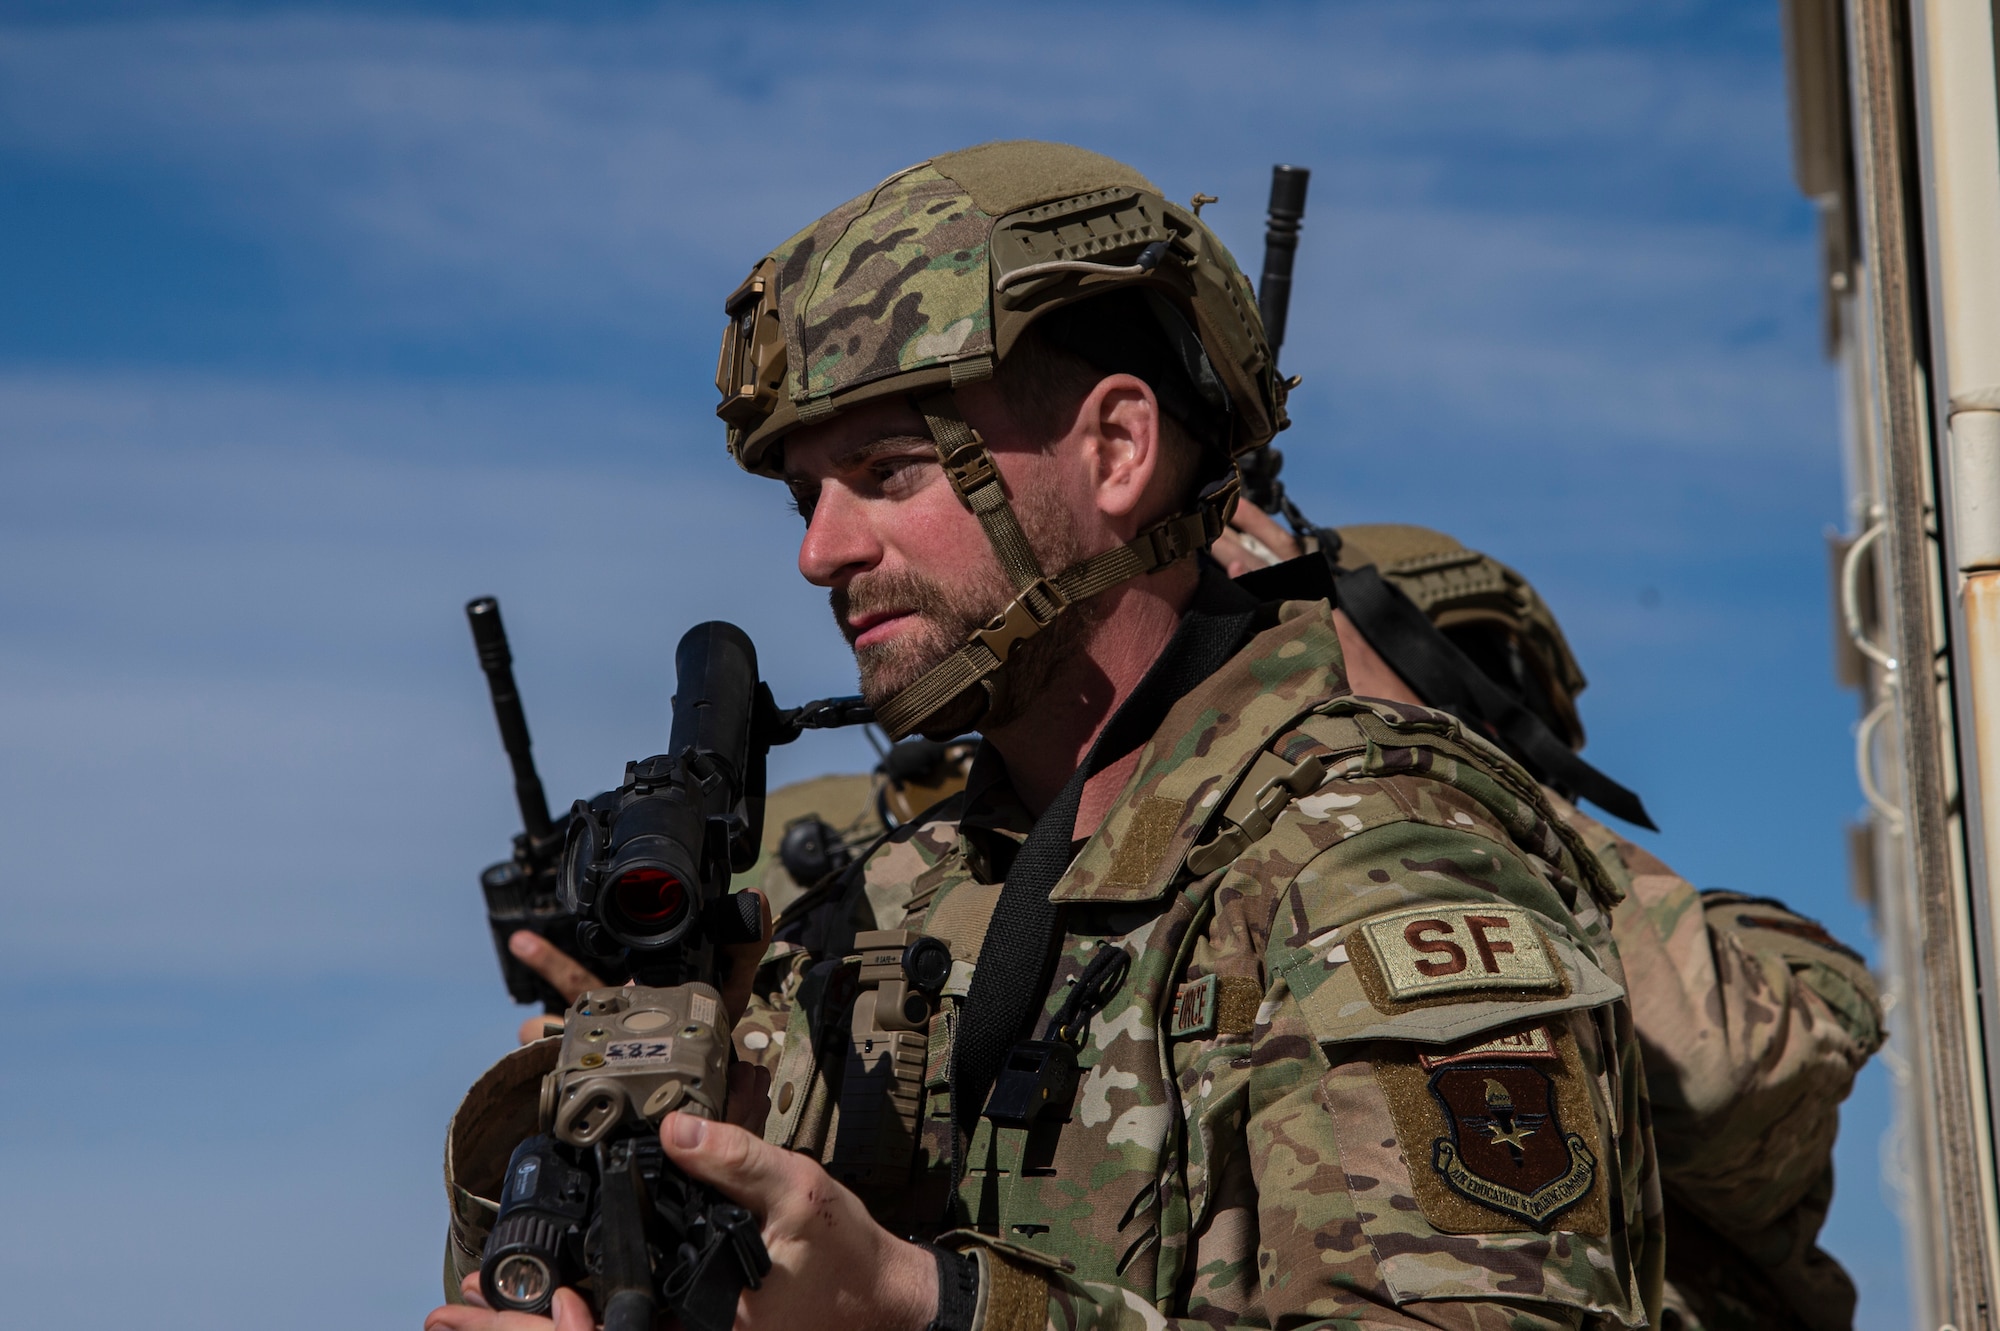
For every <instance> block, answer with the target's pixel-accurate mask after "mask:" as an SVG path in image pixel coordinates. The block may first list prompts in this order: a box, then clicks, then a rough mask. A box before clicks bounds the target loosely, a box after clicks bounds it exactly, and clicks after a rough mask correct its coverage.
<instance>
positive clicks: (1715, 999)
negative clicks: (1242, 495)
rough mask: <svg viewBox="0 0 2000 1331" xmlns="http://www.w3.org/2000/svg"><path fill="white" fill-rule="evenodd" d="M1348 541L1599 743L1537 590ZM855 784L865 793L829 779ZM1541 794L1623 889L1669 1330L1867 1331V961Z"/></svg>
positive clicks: (1552, 721) (1376, 662)
mask: <svg viewBox="0 0 2000 1331" xmlns="http://www.w3.org/2000/svg"><path fill="white" fill-rule="evenodd" d="M1337 535H1338V536H1339V538H1340V544H1339V547H1338V550H1339V554H1338V559H1339V563H1340V565H1341V566H1342V567H1345V568H1355V567H1360V566H1363V565H1371V564H1372V565H1374V566H1375V567H1377V568H1378V569H1379V570H1380V571H1381V573H1382V574H1383V576H1384V577H1385V578H1387V579H1388V580H1389V581H1390V582H1392V583H1393V584H1395V585H1396V586H1397V587H1398V588H1400V589H1401V590H1402V591H1403V592H1404V593H1405V594H1406V595H1408V596H1409V597H1410V599H1411V600H1412V601H1413V602H1414V603H1415V604H1416V605H1417V606H1418V608H1420V609H1421V610H1423V611H1424V613H1425V614H1426V615H1428V616H1429V617H1430V618H1431V620H1432V622H1433V623H1436V624H1438V625H1439V626H1440V628H1441V629H1442V631H1443V632H1444V633H1445V635H1446V636H1447V637H1449V638H1450V639H1451V640H1452V641H1453V642H1454V644H1455V645H1457V646H1458V647H1459V648H1460V649H1461V650H1462V651H1464V652H1465V653H1466V655H1467V656H1468V657H1470V658H1471V659H1472V661H1474V662H1475V663H1477V664H1478V666H1479V667H1480V668H1482V669H1483V670H1484V671H1485V672H1486V673H1487V674H1488V675H1489V677H1490V678H1492V679H1493V680H1494V681H1495V682H1496V683H1499V684H1501V685H1503V686H1504V687H1506V688H1507V689H1509V690H1510V692H1512V693H1513V694H1514V695H1515V696H1516V697H1518V698H1519V699H1520V700H1521V701H1522V702H1523V703H1525V704H1526V705H1528V706H1530V707H1531V708H1532V709H1533V710H1534V711H1535V712H1536V713H1537V714H1538V715H1540V716H1541V718H1542V719H1543V720H1544V722H1545V723H1546V724H1547V725H1548V726H1549V727H1550V729H1551V730H1552V731H1554V732H1555V733H1556V734H1558V735H1559V736H1560V737H1561V738H1562V739H1563V740H1564V741H1565V742H1566V743H1568V744H1569V745H1570V746H1571V747H1572V748H1577V749H1580V748H1582V747H1583V742H1584V731H1583V724H1582V721H1581V719H1580V717H1579V716H1578V714H1577V708H1576V695H1577V694H1578V693H1580V692H1581V691H1582V690H1583V688H1584V685H1585V679H1584V676H1583V672H1582V669H1581V668H1580V667H1579V666H1578V664H1577V662H1576V659H1575V656H1574V655H1573V654H1572V652H1571V650H1570V647H1569V644H1568V641H1567V639H1566V638H1565V636H1564V634H1563V632H1562V629H1561V626H1560V625H1559V624H1558V623H1557V621H1556V619H1555V616H1554V614H1553V612H1552V611H1550V610H1549V608H1548V605H1547V603H1546V602H1545V601H1544V600H1543V599H1542V598H1541V597H1540V595H1539V594H1538V593H1537V592H1536V591H1535V589H1534V588H1533V587H1532V586H1531V585H1530V584H1529V583H1528V582H1527V580H1526V579H1524V578H1522V577H1521V575H1520V574H1518V573H1516V572H1515V571H1514V570H1513V569H1511V568H1509V567H1508V566H1506V565H1505V564H1502V563H1500V562H1499V561H1498V560H1495V559H1493V558H1492V557H1490V556H1487V555H1483V554H1480V553H1479V552H1477V551H1473V550H1469V549H1467V548H1466V547H1464V546H1463V545H1461V544H1460V543H1459V542H1458V541H1456V540H1454V539H1452V538H1451V537H1449V536H1446V535H1444V534H1443V533H1441V532H1436V531H1432V530H1429V529H1427V528H1423V527H1412V526H1391V525H1375V526H1349V527H1343V528H1341V529H1340V530H1339V532H1338V533H1337ZM1245 538H1247V539H1245ZM1295 551H1296V546H1295V544H1294V542H1293V538H1292V537H1291V536H1290V535H1288V534H1287V533H1285V532H1284V531H1283V530H1282V529H1280V528H1278V527H1277V526H1276V525H1275V524H1273V523H1271V522H1270V521H1269V520H1268V519H1266V518H1265V517H1264V516H1263V515H1262V514H1259V513H1255V512H1253V511H1249V510H1244V509H1239V511H1238V513H1237V515H1236V517H1235V519H1234V521H1233V525H1232V527H1231V529H1230V531H1229V532H1228V533H1225V536H1224V539H1223V540H1222V541H1220V542H1218V548H1217V554H1218V556H1219V557H1221V558H1222V559H1224V560H1226V561H1227V567H1228V569H1229V571H1230V572H1231V573H1233V574H1241V573H1247V572H1250V571H1253V570H1254V569H1257V568H1261V567H1265V566H1268V565H1270V564H1273V563H1276V562H1279V561H1280V560H1282V559H1283V558H1285V557H1287V556H1289V555H1292V554H1294V553H1295ZM1336 625H1337V627H1338V628H1339V631H1340V638H1341V644H1342V652H1343V656H1344V659H1345V663H1346V666H1347V668H1348V671H1349V684H1350V686H1352V687H1353V688H1354V689H1355V691H1356V692H1359V693H1363V694H1367V695H1371V696H1383V697H1387V698H1390V699H1397V700H1401V701H1403V702H1420V701H1421V699H1419V698H1418V697H1417V695H1416V693H1415V691H1414V690H1413V689H1412V688H1411V687H1410V686H1409V684H1408V683H1407V682H1406V681H1404V680H1403V679H1402V677H1401V676H1400V675H1398V674H1397V673H1396V672H1395V670H1394V669H1393V667H1391V666H1390V665H1389V663H1388V662H1387V661H1385V660H1384V659H1383V658H1382V657H1381V655H1380V654H1379V653H1378V652H1376V651H1375V649H1374V648H1373V647H1372V646H1371V645H1370V644H1369V642H1368V641H1367V639H1366V638H1365V637H1364V636H1362V634H1361V632H1360V630H1358V629H1357V628H1356V627H1355V626H1354V625H1353V624H1352V623H1351V621H1349V620H1348V619H1347V617H1346V616H1345V615H1341V616H1339V617H1337V619H1336ZM840 780H845V781H847V782H850V783H853V782H861V783H864V784H865V782H866V778H860V777H849V778H821V779H820V781H821V782H822V783H824V782H831V781H840ZM813 788H814V789H817V788H818V787H817V786H815V787H813ZM800 793H801V794H803V793H805V788H804V787H801V788H800ZM1544 793H1545V794H1546V796H1547V797H1548V800H1549V803H1550V805H1551V807H1553V808H1554V809H1555V810H1556V811H1557V813H1558V814H1559V815H1560V816H1561V817H1562V819H1563V820H1564V821H1565V822H1567V823H1568V824H1569V825H1570V826H1572V827H1573V828H1575V829H1576V830H1577V831H1578V832H1579V833H1580V834H1581V835H1582V836H1583V838H1584V840H1585V842H1586V843H1587V844H1588V845H1589V847H1590V849H1591V851H1592V853H1593V854H1594V855H1596V857H1597V859H1598V861H1599V863H1600V865H1601V866H1602V867H1603V869H1604V871H1605V872H1606V874H1607V875H1608V876H1610V877H1611V878H1612V879H1613V880H1614V881H1616V882H1617V883H1619V884H1620V885H1621V886H1622V887H1623V888H1624V892H1625V899H1624V901H1623V902H1622V903H1621V904H1620V905H1619V906H1618V907H1617V909H1616V910H1615V911H1614V913H1613V917H1612V933H1613V936H1614V937H1615V938H1616V940H1617V942H1618V946H1619V951H1620V954H1621V957H1622V958H1623V961H1624V965H1625V971H1626V978H1627V980H1628V982H1629V984H1630V986H1631V991H1632V992H1631V1000H1632V1007H1633V1015H1634V1019H1635V1022H1636V1025H1637V1028H1638V1033H1639V1040H1640V1047H1641V1050H1642V1052H1643V1054H1644V1062H1645V1068H1646V1076H1647V1082H1648V1087H1649V1090H1650V1093H1651V1097H1652V1106H1653V1128H1654V1136H1655V1140H1656V1142H1657V1146H1658V1150H1659V1153H1660V1164H1661V1178H1662V1181H1663V1184H1664V1189H1665V1200H1666V1228H1667V1233H1668V1244H1667V1262H1666V1271H1667V1279H1666V1286H1665V1294H1664V1304H1665V1306H1664V1309H1663V1317H1662V1324H1663V1325H1664V1326H1665V1327H1666V1328H1668V1331H1752V1329H1753V1328H1755V1329H1757V1331H1783V1329H1789V1328H1800V1327H1803V1328H1810V1329H1811V1331H1836V1329H1838V1328H1846V1327H1850V1326H1851V1325H1852V1324H1853V1314H1854V1306H1855V1294H1854V1288H1853V1284H1852V1282H1851V1281H1850V1280H1849V1279H1848V1278H1847V1275H1846V1273H1845V1272H1844V1271H1843V1270H1842V1269H1841V1268H1840V1265H1839V1263H1838V1262H1836V1261H1835V1260H1834V1259H1833V1258H1832V1257H1830V1256H1828V1255H1827V1254H1826V1253H1825V1252H1823V1251H1821V1250H1820V1249H1819V1248H1818V1247H1817V1246H1815V1243H1814V1240H1815V1238H1816V1236H1817V1234H1818V1230H1819V1227H1820V1224H1821V1222H1822V1221H1823V1220H1824V1218H1825V1214H1826V1208H1827V1204H1828V1202H1829V1200H1830V1199H1831V1194H1832V1147H1833V1139H1834V1136H1835V1133H1836V1131H1837V1129H1838V1106H1839V1104H1840V1102H1841V1101H1842V1100H1844V1099H1845V1098H1846V1097H1847V1094H1848V1091H1849V1090H1850V1089H1851V1087H1852V1085H1853V1079H1854V1075H1855V1073H1856V1071H1857V1070H1858V1069H1859V1067H1860V1065H1861V1064H1862V1063H1863V1062H1865V1061H1866V1060H1867V1058H1868V1057H1869V1056H1870V1055H1871V1054H1872V1053H1873V1052H1874V1050H1875V1049H1876V1048H1877V1047H1879V1045H1880V1043H1881V1040H1882V1019H1881V1011H1880V1005H1879V1000H1878V998H1877V995H1876V991H1875V986H1874V981H1873V978H1872V977H1871V976H1870V975H1869V973H1868V971H1867V968H1866V966H1865V964H1864V963H1863V961H1862V959H1861V958H1860V957H1858V956H1857V955H1855V953H1854V952H1853V951H1852V950H1851V949H1849V948H1847V947H1846V946H1844V945H1843V944H1841V943H1840V942H1839V941H1838V940H1836V939H1834V938H1832V937H1831V936H1829V935H1828V934H1827V933H1826V932H1825V930H1824V929H1822V928H1821V927H1820V926H1819V925H1818V924H1817V923H1815V922H1814V921H1812V920H1809V919H1806V918H1804V917H1803V916H1800V915H1797V914H1795V913H1793V912H1792V911H1790V910H1789V909H1787V908H1786V907H1785V906H1783V905H1782V904H1781V903H1779V902H1776V901H1772V900H1770V899H1768V898H1753V897H1748V896H1744V895H1742V894H1740V893H1735V892H1727V891H1721V890H1711V891H1707V892H1697V891H1696V889H1695V888H1694V886H1693V885H1692V884H1690V883H1689V882H1688V881H1687V880H1686V879H1684V878H1682V877H1680V876H1679V875H1677V874H1675V873H1674V872H1673V871H1672V870H1671V869H1669V868H1668V867H1667V866H1666V865H1665V864H1663V863H1662V862H1661V861H1660V860H1659V859H1658V858H1657V857H1656V856H1654V855H1653V854H1651V853H1650V852H1649V851H1646V850H1644V849H1642V848H1641V847H1639V846H1638V845H1636V844H1634V843H1633V842H1632V841H1630V840H1628V839H1626V838H1625V837H1622V836H1620V835H1618V834H1617V833H1616V832H1614V831H1612V830H1611V829H1610V828H1608V827H1606V826H1605V825H1604V824H1602V823H1600V822H1598V821H1597V820H1595V819H1593V818H1591V817H1590V816H1588V815H1587V814H1585V813H1583V812H1582V811H1581V810H1580V809H1579V808H1577V806H1576V804H1575V803H1574V802H1573V801H1572V800H1571V799H1570V798H1568V797H1566V796H1565V794H1564V793H1563V792H1561V791H1559V790H1556V789H1554V788H1551V787H1548V786H1546V785H1545V786H1544ZM774 798H775V793H774ZM905 818H907V815H905ZM863 886H864V882H863V881H862V880H860V879H859V878H858V876H857V877H856V879H855V880H854V881H853V882H851V883H849V884H847V885H846V891H845V892H844V893H842V894H841V895H839V896H838V897H833V898H828V899H826V900H824V901H823V902H821V903H812V902H807V903H804V904H805V905H807V906H812V905H814V904H818V905H819V906H820V911H819V914H820V915H822V916H830V917H832V918H831V919H809V918H808V916H809V914H810V912H807V911H800V912H797V913H795V914H794V915H793V917H792V918H791V919H789V920H787V921H785V922H783V924H782V926H781V929H780V941H779V942H778V943H777V944H775V945H774V946H773V947H772V949H771V953H770V955H769V957H768V958H767V961H766V966H765V974H764V977H763V979H764V984H763V986H762V992H761V993H760V1001H759V1002H757V1003H756V1004H754V1005H753V1010H752V1012H751V1013H750V1014H749V1016H747V1017H746V1019H745V1021H744V1022H743V1023H741V1024H740V1025H739V1027H738V1029H737V1039H738V1042H739V1045H741V1047H742V1050H743V1053H744V1055H745V1057H746V1058H748V1059H752V1060H760V1061H773V1060H774V1059H775V1053H774V1051H779V1050H782V1048H783V1041H784V1027H785V1022H786V1016H787V1013H788V1011H789V1007H788V1004H787V1001H786V997H785V994H786V990H787V988H788V987H789V986H791V985H794V984H796V982H797V980H798V979H799V978H801V977H803V975H804V974H805V973H806V968H805V967H804V966H802V965H801V964H800V956H799V954H800V953H802V952H805V951H808V950H810V949H809V948H808V947H807V946H806V945H805V944H804V943H803V942H802V941H801V940H804V939H808V938H810V939H813V940H815V941H820V940H824V939H828V938H842V937H844V938H849V939H851V938H852V936H853V935H854V933H855V932H857V931H866V930H870V929H874V928H876V927H877V921H878V919H889V920H892V921H893V919H895V918H897V917H898V916H899V915H900V913H901V908H902V907H901V903H895V904H894V906H893V907H883V906H881V903H878V902H876V901H872V900H870V899H869V897H868V896H867V894H866V893H865V892H863V891H862V890H861V888H862V887H863ZM839 950H842V951H844V950H846V944H845V943H842V944H841V945H840V949H839Z"/></svg>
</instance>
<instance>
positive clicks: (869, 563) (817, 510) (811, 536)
mask: <svg viewBox="0 0 2000 1331" xmlns="http://www.w3.org/2000/svg"><path fill="white" fill-rule="evenodd" d="M881 560H882V543H881V542H880V541H879V540H877V539H876V538H875V532H874V528H873V527H872V526H871V525H870V524H869V522H868V520H867V506H866V505H865V504H863V503H862V502H861V500H860V499H858V498H857V497H856V496H855V495H854V494H852V493H851V492H849V491H848V490H847V489H846V488H845V487H843V486H840V485H831V484H830V485H824V486H821V487H820V492H819V502H818V503H816V504H814V505H813V514H812V518H811V520H809V521H808V522H807V523H806V535H805V539H804V540H803V541H800V542H799V572H800V573H801V574H803V575H804V576H805V580H806V581H807V582H810V583H812V584H813V585H814V586H815V587H832V586H834V585H836V584H837V583H839V582H841V581H843V580H845V579H846V578H850V577H853V576H854V575H855V574H857V573H862V572H866V571H867V570H868V569H871V568H873V567H875V565H876V564H878V563H880V562H881Z"/></svg>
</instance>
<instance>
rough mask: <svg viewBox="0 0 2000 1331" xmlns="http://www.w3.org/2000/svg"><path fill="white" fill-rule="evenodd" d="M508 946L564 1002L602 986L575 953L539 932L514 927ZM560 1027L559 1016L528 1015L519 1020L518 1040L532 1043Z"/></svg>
mask: <svg viewBox="0 0 2000 1331" xmlns="http://www.w3.org/2000/svg"><path fill="white" fill-rule="evenodd" d="M507 950H508V951H509V952H512V953H513V954H514V955H515V956H516V957H517V958H519V959H520V961H521V963H522V964H523V965H525V966H526V967H527V968H528V969H529V970H531V971H533V972H534V973H535V974H537V975H539V976H541V977H542V978H543V979H544V980H547V981H548V982H549V986H550V987H551V988H552V989H554V990H555V991H556V992H557V993H559V994H561V995H562V996H563V1001H564V1002H565V1003H574V1002H576V1000H577V999H578V998H579V997H580V996H582V994H583V993H584V992H585V991H586V990H590V989H602V988H603V987H604V981H602V980H600V979H598V978H597V977H596V976H595V975H592V974H591V973H590V972H589V971H587V970H585V969H584V968H583V966H582V965H581V964H579V963H578V961H577V960H576V958H575V957H572V956H570V954H569V953H567V952H565V951H563V950H562V949H561V948H559V947H557V946H556V945H555V944H554V943H551V942H550V941H549V940H548V939H546V938H544V937H542V936H541V935H540V934H538V933H531V932H530V931H528V930H526V929H516V930H515V931H514V935H513V937H511V938H509V939H508V940H507ZM551 1027H553V1028H554V1030H551V1029H550V1028H551ZM561 1029H562V1018H561V1017H548V1016H542V1017H530V1018H528V1019H527V1020H526V1021H524V1022H522V1023H521V1043H522V1044H533V1043H534V1042H535V1041H537V1040H539V1039H541V1038H542V1037H543V1036H545V1035H551V1034H554V1033H555V1032H556V1031H560V1030H561Z"/></svg>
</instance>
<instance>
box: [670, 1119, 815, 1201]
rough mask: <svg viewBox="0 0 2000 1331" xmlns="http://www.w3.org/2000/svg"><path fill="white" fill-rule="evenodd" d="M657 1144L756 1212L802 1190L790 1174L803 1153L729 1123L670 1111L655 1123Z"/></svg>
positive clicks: (683, 1164) (689, 1170)
mask: <svg viewBox="0 0 2000 1331" xmlns="http://www.w3.org/2000/svg"><path fill="white" fill-rule="evenodd" d="M660 1144H661V1145H662V1146H664V1147H666V1151H667V1154H668V1155H669V1156H670V1157H672V1159H673V1162H674V1163H675V1164H677V1165H679V1166H680V1167H681V1168H682V1169H684V1170H686V1171H687V1172H688V1173H689V1174H690V1175H692V1176H693V1177H694V1178H697V1179H699V1180H700V1181H702V1182H703V1183H707V1184H710V1185H711V1186H713V1187H715V1188H718V1189H720V1190H721V1192H722V1194H723V1195H724V1196H726V1197H728V1198H729V1199H730V1200H731V1201H733V1202H735V1203H736V1204H737V1205H738V1206H743V1207H747V1208H749V1209H750V1210H752V1211H754V1212H756V1213H757V1214H758V1215H760V1216H766V1217H768V1216H769V1215H770V1214H771V1211H772V1209H773V1208H774V1207H775V1206H777V1205H778V1204H779V1203H781V1202H784V1201H787V1200H797V1198H796V1196H795V1194H796V1193H798V1192H800V1191H801V1189H800V1187H799V1180H798V1179H796V1178H795V1177H794V1175H795V1173H796V1172H797V1165H798V1164H799V1163H800V1162H802V1160H803V1157H801V1156H796V1155H793V1154H792V1153H791V1152H790V1151H787V1150H785V1149H783V1148H782V1147H778V1146H772V1145H770V1144H769V1143H767V1142H765V1141H763V1140H762V1139H761V1138H757V1137H753V1136H751V1135H750V1134H749V1133H747V1132H745V1131H744V1130H743V1129H742V1128H739V1127H736V1126H735V1125H734V1124H730V1123H710V1122H708V1121H707V1120H705V1119H699V1118H696V1117H694V1116H693V1115H692V1114H669V1115H667V1120H666V1122H665V1123H662V1124H661V1125H660Z"/></svg>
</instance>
